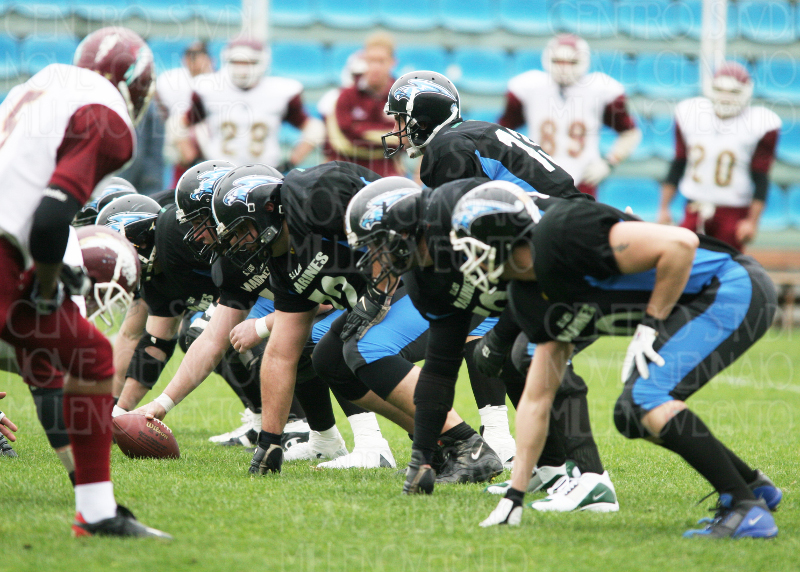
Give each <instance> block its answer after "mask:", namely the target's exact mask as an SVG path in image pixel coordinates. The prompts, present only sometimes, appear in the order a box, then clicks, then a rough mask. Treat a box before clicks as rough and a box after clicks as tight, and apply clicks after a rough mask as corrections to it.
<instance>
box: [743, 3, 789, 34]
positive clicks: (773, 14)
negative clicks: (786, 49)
mask: <svg viewBox="0 0 800 572" xmlns="http://www.w3.org/2000/svg"><path fill="white" fill-rule="evenodd" d="M737 10H738V13H739V33H740V34H741V36H742V37H743V38H747V39H748V40H752V41H754V42H758V43H762V44H789V43H791V42H793V41H794V40H795V27H794V19H795V14H794V7H793V5H792V4H790V3H789V2H786V1H785V0H771V1H770V2H763V1H757V2H754V1H752V0H744V1H742V2H739V3H738V8H737Z"/></svg>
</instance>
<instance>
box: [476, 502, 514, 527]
mask: <svg viewBox="0 0 800 572" xmlns="http://www.w3.org/2000/svg"><path fill="white" fill-rule="evenodd" d="M520 522H522V507H521V506H514V502H513V501H512V500H511V499H506V498H502V499H500V502H499V503H497V507H496V508H495V509H494V510H493V511H492V513H491V514H490V515H489V517H488V518H487V519H486V520H484V521H483V522H482V523H481V527H482V528H487V527H489V526H498V525H503V524H505V525H508V526H519V523H520Z"/></svg>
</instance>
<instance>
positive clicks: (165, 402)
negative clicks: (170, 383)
mask: <svg viewBox="0 0 800 572" xmlns="http://www.w3.org/2000/svg"><path fill="white" fill-rule="evenodd" d="M153 401H155V402H156V403H158V404H159V405H160V406H161V407H163V408H164V410H165V411H166V412H167V413H169V412H170V410H171V409H172V408H173V407H175V402H174V401H172V398H171V397H170V396H169V395H167V394H166V393H162V394H161V395H159V396H158V397H156V398H155V399H154V400H153Z"/></svg>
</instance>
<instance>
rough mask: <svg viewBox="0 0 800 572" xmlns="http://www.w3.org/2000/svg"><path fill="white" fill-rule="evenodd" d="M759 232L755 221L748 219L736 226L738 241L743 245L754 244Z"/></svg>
mask: <svg viewBox="0 0 800 572" xmlns="http://www.w3.org/2000/svg"><path fill="white" fill-rule="evenodd" d="M757 230H758V228H757V227H756V225H755V223H754V222H753V221H751V220H748V219H743V220H740V221H739V223H738V224H737V225H736V240H738V241H739V242H741V243H742V244H747V243H748V242H752V240H753V239H754V238H755V237H756V231H757Z"/></svg>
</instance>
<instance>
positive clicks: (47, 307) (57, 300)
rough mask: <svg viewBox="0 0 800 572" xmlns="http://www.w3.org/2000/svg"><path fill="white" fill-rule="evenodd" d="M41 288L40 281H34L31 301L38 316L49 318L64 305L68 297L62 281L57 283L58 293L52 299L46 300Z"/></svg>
mask: <svg viewBox="0 0 800 572" xmlns="http://www.w3.org/2000/svg"><path fill="white" fill-rule="evenodd" d="M39 288H40V284H39V280H37V279H34V281H33V290H32V291H31V301H32V302H33V305H34V306H35V308H36V313H37V314H39V315H40V316H49V315H50V314H53V313H54V312H56V311H57V310H58V309H59V308H60V307H61V304H63V303H64V299H65V298H66V297H67V295H66V290H65V288H64V284H63V283H62V282H61V281H60V280H59V281H58V282H56V292H55V294H54V295H53V297H52V298H44V297H43V296H42V294H41V293H40V292H39Z"/></svg>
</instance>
